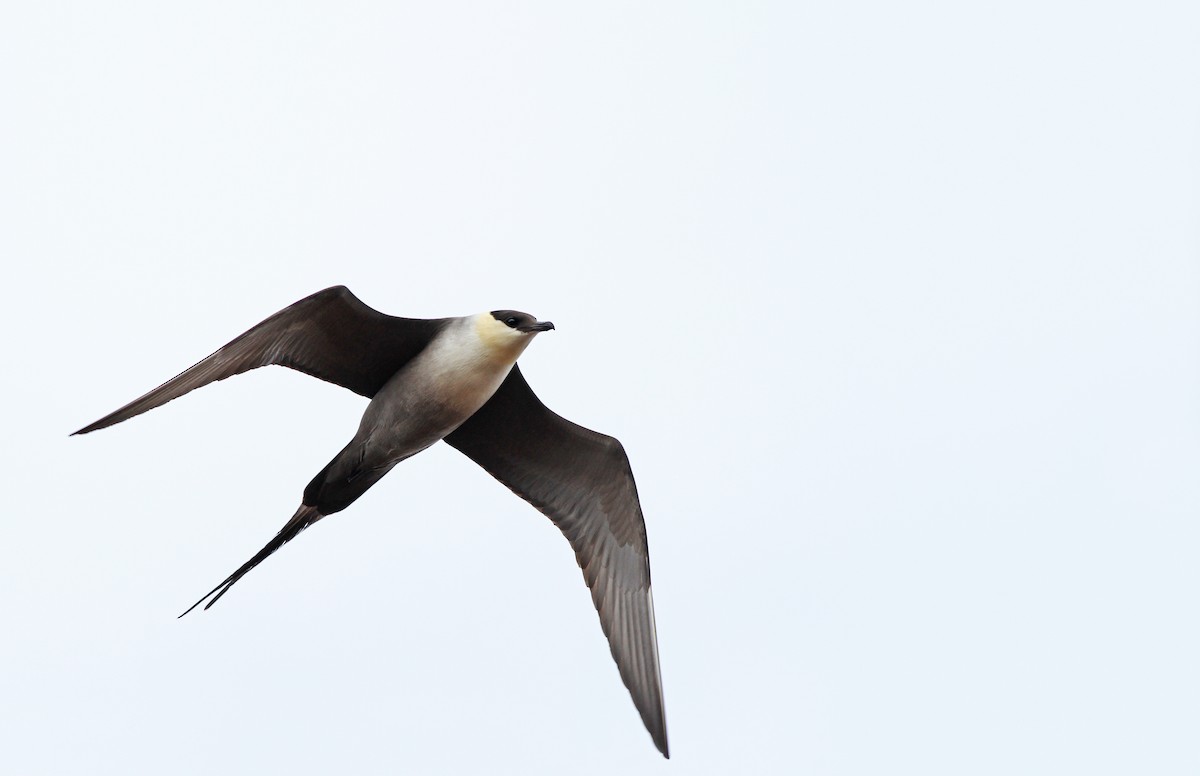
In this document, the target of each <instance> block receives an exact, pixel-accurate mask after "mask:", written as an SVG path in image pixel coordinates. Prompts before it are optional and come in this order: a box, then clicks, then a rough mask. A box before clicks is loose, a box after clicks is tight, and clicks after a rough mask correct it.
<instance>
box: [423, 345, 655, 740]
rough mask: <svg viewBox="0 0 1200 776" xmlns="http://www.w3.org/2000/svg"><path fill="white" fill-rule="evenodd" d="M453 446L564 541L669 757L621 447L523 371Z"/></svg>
mask: <svg viewBox="0 0 1200 776" xmlns="http://www.w3.org/2000/svg"><path fill="white" fill-rule="evenodd" d="M446 441H447V442H448V443H449V444H450V445H452V446H453V447H455V448H456V449H458V450H459V451H460V452H462V453H465V454H466V455H467V457H469V458H470V459H471V460H473V461H475V463H477V464H479V465H480V466H482V467H483V468H484V469H486V470H487V471H488V472H489V473H490V474H491V475H492V476H493V477H495V478H496V479H498V480H500V482H502V483H504V484H505V485H507V486H508V487H509V488H511V489H512V490H513V492H514V493H516V494H517V495H518V496H520V497H521V498H523V499H525V500H526V501H528V502H529V503H531V504H533V505H534V506H535V507H537V508H538V509H539V510H540V511H541V512H542V513H543V514H545V515H546V516H547V517H549V518H550V519H551V520H552V521H554V524H555V525H557V526H558V527H559V528H560V529H561V530H562V532H563V534H565V535H566V537H567V540H568V541H569V542H570V543H571V547H572V548H573V549H574V550H575V557H576V559H578V561H579V566H580V568H582V569H583V578H584V580H586V581H587V585H588V587H589V588H591V591H592V601H593V602H594V603H595V604H596V610H597V611H598V612H599V613H600V625H601V627H602V628H603V629H604V634H605V635H606V636H608V643H609V646H610V647H611V648H612V654H613V658H614V659H615V660H616V661H617V668H618V669H619V670H620V672H621V678H622V679H623V680H624V681H625V686H626V687H628V688H629V692H630V694H631V695H632V696H633V703H634V705H635V706H637V709H638V711H639V712H640V713H641V715H642V721H643V722H645V723H646V729H647V730H649V731H650V736H651V738H653V739H654V744H655V746H657V747H658V749H659V751H661V752H662V753H663V755H664V756H666V755H667V726H666V714H665V710H664V708H663V693H662V678H661V676H660V674H659V667H658V639H657V637H656V635H655V632H654V601H653V598H652V597H651V595H650V556H649V552H648V551H647V548H646V524H645V522H644V521H643V519H642V508H641V505H640V504H639V502H638V496H637V487H636V486H635V485H634V482H633V472H632V471H631V470H630V468H629V459H628V458H627V457H626V456H625V450H624V449H623V448H622V447H621V443H620V442H618V441H617V440H616V439H613V438H612V437H610V436H605V435H603V434H598V433H596V432H595V431H589V430H588V429H586V428H583V427H582V426H577V425H575V424H574V423H572V422H570V421H569V420H566V419H564V418H561V417H559V416H558V415H556V414H554V413H553V412H551V411H550V410H549V409H547V408H546V406H545V405H543V404H542V403H541V402H540V401H539V400H538V398H537V396H535V395H534V393H533V391H532V390H531V389H530V387H529V384H528V383H526V382H525V378H524V377H522V376H521V371H520V370H519V369H518V368H517V367H515V366H514V367H513V369H512V372H511V373H509V376H508V378H507V379H506V380H505V381H504V383H503V384H502V385H501V386H500V389H499V390H497V391H496V393H495V395H494V396H492V398H491V399H490V400H489V401H488V403H487V404H485V405H483V407H482V408H481V409H480V410H479V411H478V412H476V413H475V414H474V415H473V416H472V417H471V418H470V419H469V420H467V422H466V423H463V424H462V425H461V426H459V428H458V429H457V430H455V431H454V432H453V433H452V434H450V435H449V436H447V437H446Z"/></svg>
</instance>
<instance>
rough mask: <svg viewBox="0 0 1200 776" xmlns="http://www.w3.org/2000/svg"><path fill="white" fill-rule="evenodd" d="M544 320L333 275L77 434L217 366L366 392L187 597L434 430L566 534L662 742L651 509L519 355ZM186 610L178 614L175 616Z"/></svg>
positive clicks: (213, 595) (214, 374) (211, 374)
mask: <svg viewBox="0 0 1200 776" xmlns="http://www.w3.org/2000/svg"><path fill="white" fill-rule="evenodd" d="M553 328H554V324H553V323H550V322H549V321H538V320H537V319H536V318H534V317H533V316H531V315H528V314H526V313H522V312H517V311H516V310H496V311H494V312H489V313H480V314H478V315H469V316H465V317H462V318H439V319H433V320H426V319H416V318H398V317H395V316H391V315H385V314H383V313H380V312H378V311H376V310H374V309H372V308H371V307H368V306H367V305H366V304H364V303H363V302H362V301H360V300H359V299H358V297H356V296H354V294H352V293H350V290H349V289H347V288H346V287H345V286H335V287H333V288H327V289H325V290H324V291H319V292H317V293H315V294H313V295H312V296H309V297H307V298H305V299H301V300H300V301H299V302H296V303H295V304H293V305H291V306H290V307H286V308H284V309H283V310H281V311H279V312H277V313H275V314H274V315H272V316H271V317H269V318H267V319H266V320H265V321H263V322H262V323H260V324H258V325H257V326H255V327H253V328H252V329H250V330H249V331H247V332H245V333H244V334H242V335H240V336H239V337H237V338H235V339H234V340H233V341H231V342H230V343H229V344H227V345H225V346H224V347H223V348H221V349H220V350H218V351H217V352H215V353H213V354H212V355H211V356H209V357H208V358H206V359H204V360H203V361H201V362H200V363H198V364H196V365H195V366H193V367H191V368H190V369H188V370H187V371H185V372H183V373H182V374H180V375H179V376H177V377H175V378H174V379H171V380H168V381H167V382H165V383H163V384H162V385H160V386H159V387H157V388H155V389H154V390H152V391H150V392H149V393H147V394H146V395H145V396H142V397H141V398H139V399H135V400H134V401H132V402H130V403H129V404H126V405H125V406H124V407H122V408H121V409H119V410H117V411H116V412H113V413H112V414H110V415H105V416H104V417H103V418H101V419H100V420H97V421H96V422H95V423H92V424H91V425H89V426H85V427H84V428H81V429H79V430H78V431H76V432H75V434H87V433H89V432H92V431H96V430H98V429H102V428H107V427H108V426H111V425H114V424H116V423H120V422H121V421H123V420H128V419H129V418H132V417H133V416H135V415H140V414H141V413H143V412H146V411H147V410H152V409H154V408H155V407H159V406H162V405H163V404H166V403H167V402H169V401H171V400H172V399H176V398H178V397H180V396H182V395H184V394H185V393H187V392H189V391H192V390H194V389H196V388H200V387H202V386H205V385H208V384H209V383H211V382H213V381H215V380H224V379H225V378H227V377H232V376H234V375H237V374H241V373H242V372H246V371H249V370H251V369H255V368H257V367H260V366H268V365H271V364H277V365H279V366H286V367H288V368H290V369H295V370H297V371H300V372H304V373H305V374H308V375H312V376H313V377H317V378H320V379H321V380H325V381H327V382H330V383H333V384H335V385H340V386H342V387H343V388H348V389H350V390H351V391H354V392H355V393H357V394H361V395H362V396H366V397H367V398H369V399H370V400H371V401H370V403H369V404H368V405H367V409H366V412H364V413H363V417H362V421H361V422H360V423H359V426H358V431H357V432H356V433H355V434H354V438H353V439H351V440H350V443H349V444H348V445H346V446H345V447H344V448H342V451H341V452H339V453H338V454H337V455H335V456H334V457H333V460H331V461H330V462H329V463H328V464H327V465H326V466H325V468H324V469H322V470H321V471H320V472H318V473H317V476H316V477H314V478H313V480H312V482H310V483H309V484H308V487H306V488H305V489H304V498H303V500H302V501H301V504H300V508H299V509H297V510H296V514H295V515H293V516H292V518H291V519H290V520H288V521H287V523H285V524H284V526H283V528H282V529H281V530H280V531H279V533H278V534H276V535H275V538H273V539H272V540H271V541H269V542H267V545H266V546H265V547H263V548H262V549H261V550H259V551H258V553H257V554H256V555H255V556H254V557H252V558H251V559H250V560H248V561H246V563H245V564H243V565H242V567H241V568H239V569H238V570H237V571H235V572H233V573H232V574H230V575H229V576H228V577H226V579H225V580H224V581H223V582H221V584H219V585H217V586H216V587H215V588H213V589H212V590H211V591H209V593H208V594H207V595H205V596H204V597H203V598H201V599H200V600H199V601H197V602H196V603H195V604H193V605H192V606H191V607H190V608H189V609H188V610H187V612H184V613H183V614H187V613H188V612H190V611H191V610H192V609H195V608H196V606H198V605H200V604H201V603H204V602H205V601H208V603H207V604H206V605H205V607H204V608H205V609H207V608H209V607H210V606H212V605H213V604H214V603H216V602H217V600H218V599H219V598H220V597H221V596H223V595H225V593H227V592H228V591H229V588H230V587H232V586H233V585H234V584H235V583H236V582H237V581H238V580H239V579H241V578H242V577H243V576H245V574H246V573H247V572H249V571H250V570H251V569H252V568H254V567H255V566H257V565H258V564H259V563H261V562H262V561H263V560H265V559H266V558H267V557H268V556H269V555H271V554H272V553H273V552H275V551H276V550H278V549H279V548H280V547H282V546H283V545H284V544H286V543H287V542H289V541H290V540H292V539H294V538H295V537H296V536H297V535H298V534H299V533H300V532H301V531H303V530H304V529H305V528H307V527H308V526H310V525H312V524H313V523H315V522H317V521H318V520H320V519H322V518H324V517H327V516H329V515H332V514H333V513H335V512H340V511H342V510H343V509H345V508H346V507H348V506H350V504H352V503H353V502H354V500H355V499H357V498H358V497H359V496H361V495H362V494H363V493H365V492H366V491H367V489H368V488H370V487H371V486H372V485H374V484H375V483H376V482H378V481H379V480H380V479H381V478H382V477H383V476H384V475H385V474H387V473H388V472H389V471H390V470H391V468H392V467H393V466H395V465H396V464H398V463H400V462H401V461H403V460H404V459H405V458H408V457H410V456H413V455H416V454H417V453H419V452H421V451H422V450H424V449H425V448H427V447H430V446H431V445H433V444H434V443H435V442H437V441H438V440H439V439H441V440H445V441H446V443H447V444H449V445H450V446H451V447H453V448H455V449H456V450H458V451H459V452H461V453H463V454H465V455H466V456H467V457H468V458H470V459H471V460H473V461H474V462H475V463H477V464H479V465H480V466H482V467H483V468H484V470H486V471H487V472H488V473H489V474H491V475H492V476H493V477H495V478H496V479H497V480H499V481H500V482H502V483H503V484H504V485H506V486H508V488H509V489H511V490H512V491H513V492H514V493H516V494H517V495H518V496H520V497H521V498H523V499H525V500H526V501H528V502H529V503H530V504H532V505H533V506H534V507H536V508H537V509H538V510H539V511H541V512H542V513H543V514H545V515H546V516H547V517H549V518H550V519H551V520H552V521H553V522H554V524H555V525H557V526H558V527H559V529H560V530H561V531H562V532H563V534H564V535H565V536H566V537H567V541H569V542H570V544H571V548H572V549H573V550H575V558H576V560H577V561H578V562H579V566H580V568H581V569H582V570H583V578H584V580H585V581H586V582H587V586H588V587H589V588H590V589H591V593H592V602H593V603H594V604H595V605H596V610H597V611H598V612H599V613H600V625H601V627H602V628H603V630H604V634H605V636H607V637H608V643H609V647H610V648H611V650H612V655H613V658H614V659H615V660H616V663H617V668H618V669H619V670H620V673H621V679H622V680H623V681H624V682H625V686H626V687H628V688H629V693H630V695H632V696H633V702H634V705H635V706H637V710H638V712H639V713H640V714H641V716H642V721H643V722H644V723H645V725H646V729H647V730H648V731H649V732H650V736H651V738H652V739H653V740H654V745H655V746H656V747H658V750H659V751H660V752H662V754H663V756H664V757H668V756H669V754H668V751H667V728H666V716H665V710H664V708H663V692H662V679H661V676H660V673H659V666H658V640H657V637H656V635H655V629H654V601H653V598H652V597H651V594H650V556H649V552H648V550H647V547H646V524H645V522H644V520H643V519H642V508H641V504H640V503H639V502H638V496H637V487H636V486H635V485H634V482H633V472H632V470H631V469H630V467H629V459H628V457H626V455H625V450H624V448H623V447H622V446H621V443H620V442H618V441H617V440H616V439H614V438H613V437H610V436H605V435H604V434H599V433H597V432H595V431H591V430H589V429H586V428H583V427H582V426H578V425H576V424H574V423H572V422H571V421H569V420H566V419H564V418H562V417H560V416H558V415H556V414H555V413H553V412H551V411H550V410H549V409H547V408H546V406H545V405H543V404H542V402H541V401H540V400H538V398H537V396H535V395H534V393H533V391H532V390H531V389H530V387H529V384H528V383H526V382H525V378H524V377H522V375H521V370H520V368H518V366H517V358H518V357H520V355H521V353H522V352H523V351H524V350H525V348H527V347H528V346H529V343H531V342H533V338H534V337H535V336H537V335H538V334H539V333H541V332H544V331H549V330H551V329H553ZM182 616H183V615H180V617H182Z"/></svg>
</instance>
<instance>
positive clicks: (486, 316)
mask: <svg viewBox="0 0 1200 776" xmlns="http://www.w3.org/2000/svg"><path fill="white" fill-rule="evenodd" d="M475 333H476V334H477V335H478V336H479V340H480V341H481V342H482V343H483V344H484V346H485V347H486V348H487V349H488V350H489V351H490V352H493V353H495V354H496V355H498V356H501V357H504V358H511V359H516V357H517V356H519V355H520V354H521V351H523V350H525V347H526V346H527V345H529V342H530V340H532V339H533V337H532V336H531V335H529V334H524V333H522V332H519V331H517V330H516V329H512V328H509V327H508V326H506V325H505V324H504V323H502V322H500V321H498V320H496V318H495V317H494V316H493V315H492V314H491V313H480V314H479V315H476V316H475Z"/></svg>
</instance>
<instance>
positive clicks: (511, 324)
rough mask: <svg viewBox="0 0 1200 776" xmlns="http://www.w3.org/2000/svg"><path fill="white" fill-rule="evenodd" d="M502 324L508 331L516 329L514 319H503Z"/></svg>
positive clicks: (515, 320)
mask: <svg viewBox="0 0 1200 776" xmlns="http://www.w3.org/2000/svg"><path fill="white" fill-rule="evenodd" d="M504 323H505V325H507V326H508V327H509V328H510V329H515V328H517V319H516V318H505V319H504Z"/></svg>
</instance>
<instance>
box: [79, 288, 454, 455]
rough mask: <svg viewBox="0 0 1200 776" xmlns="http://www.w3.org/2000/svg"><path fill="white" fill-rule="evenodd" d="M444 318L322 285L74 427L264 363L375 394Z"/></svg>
mask: <svg viewBox="0 0 1200 776" xmlns="http://www.w3.org/2000/svg"><path fill="white" fill-rule="evenodd" d="M446 320H447V319H436V320H423V319H414V318H397V317H394V316H391V315H384V314H383V313H381V312H378V311H376V310H373V309H372V308H370V307H368V306H366V305H365V304H363V303H362V302H361V301H359V299H358V297H356V296H355V295H354V294H352V293H350V290H349V289H348V288H346V287H345V286H335V287H333V288H327V289H325V290H324V291H318V292H317V293H315V294H313V295H312V296H309V297H306V298H304V299H301V300H300V301H299V302H296V303H295V304H293V305H292V306H290V307H285V308H284V309H283V310H280V311H279V312H277V313H275V314H274V315H272V316H271V317H270V318H267V319H266V320H265V321H263V322H262V323H260V324H258V325H257V326H255V327H254V328H252V329H250V330H249V331H247V332H246V333H245V334H242V335H240V336H239V337H237V338H236V339H234V340H233V341H232V342H230V343H229V344H228V345H226V346H225V347H223V348H221V349H220V350H218V351H217V352H216V353H213V354H212V355H211V356H209V357H208V358H206V359H204V360H203V361H201V362H200V363H198V364H196V365H195V366H193V367H192V368H191V369H188V370H187V371H186V372H184V373H183V374H180V375H179V376H178V377H175V378H173V379H171V380H168V381H167V382H165V383H163V384H162V385H160V386H159V387H157V388H155V389H154V390H153V391H150V392H149V393H147V394H146V395H145V396H143V397H141V398H140V399H135V400H134V401H132V402H130V403H129V404H126V405H125V406H124V407H122V408H121V409H119V410H117V411H116V412H114V413H112V414H110V415H105V416H104V417H103V418H101V419H100V420H97V421H96V422H95V423H93V424H91V425H90V426H85V427H84V428H81V429H79V430H78V431H76V432H75V433H76V434H86V433H88V432H89V431H96V430H97V429H101V428H106V427H108V426H111V425H113V424H115V423H120V422H121V421H123V420H128V419H129V418H132V417H133V416H134V415H140V414H141V413H143V412H146V411H147V410H152V409H154V408H155V407H160V406H162V405H163V404H166V403H167V402H169V401H171V400H172V399H177V398H179V397H180V396H182V395H184V394H185V393H187V392H188V391H193V390H195V389H197V388H201V387H203V386H205V385H208V384H209V383H211V382H213V381H215V380H224V379H225V378H226V377H232V376H234V375H238V374H241V373H242V372H246V371H249V370H251V369H255V368H257V367H260V366H267V365H269V364H278V365H279V366H286V367H288V368H290V369H295V370H298V371H300V372H304V373H305V374H309V375H312V376H313V377H318V378H320V379H322V380H325V381H327V382H331V383H334V384H335V385H340V386H342V387H343V388H349V389H350V390H352V391H354V392H355V393H358V394H362V395H363V396H368V397H370V396H374V395H375V393H376V391H378V390H379V389H380V388H382V387H383V384H384V383H386V382H387V381H388V378H390V377H391V376H392V375H394V374H395V373H396V372H397V371H399V369H400V367H402V366H404V364H406V363H408V361H409V359H411V358H412V357H413V356H415V355H416V354H417V353H420V352H421V350H422V349H423V348H424V347H425V346H426V345H427V344H429V341H430V340H431V339H433V337H434V336H435V335H436V334H437V333H438V331H440V330H441V328H442V326H444V325H445V322H446Z"/></svg>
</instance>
